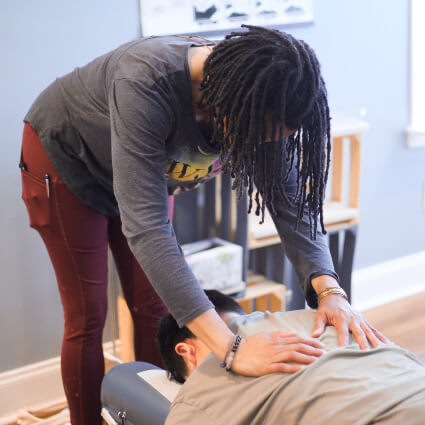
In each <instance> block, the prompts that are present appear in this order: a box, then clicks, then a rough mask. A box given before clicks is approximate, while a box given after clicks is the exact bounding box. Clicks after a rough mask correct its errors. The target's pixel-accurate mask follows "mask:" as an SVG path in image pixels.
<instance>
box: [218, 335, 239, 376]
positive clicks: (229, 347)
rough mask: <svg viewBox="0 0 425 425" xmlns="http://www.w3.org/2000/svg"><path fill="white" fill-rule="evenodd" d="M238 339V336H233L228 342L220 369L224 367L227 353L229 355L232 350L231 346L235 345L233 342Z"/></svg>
mask: <svg viewBox="0 0 425 425" xmlns="http://www.w3.org/2000/svg"><path fill="white" fill-rule="evenodd" d="M237 337H238V335H235V336H234V337H233V338H232V340H231V341H230V344H229V346H228V347H227V350H226V354H225V355H224V358H223V361H222V362H220V367H223V368H224V367H226V360H227V357H228V356H229V353H230V351H231V350H232V348H233V344H234V343H235V341H236V338H237Z"/></svg>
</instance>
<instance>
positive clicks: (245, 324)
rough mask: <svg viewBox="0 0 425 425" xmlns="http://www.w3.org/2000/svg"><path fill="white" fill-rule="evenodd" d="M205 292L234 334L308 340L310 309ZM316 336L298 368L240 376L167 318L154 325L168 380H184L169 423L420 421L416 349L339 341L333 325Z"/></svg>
mask: <svg viewBox="0 0 425 425" xmlns="http://www.w3.org/2000/svg"><path fill="white" fill-rule="evenodd" d="M206 292H207V295H208V296H209V298H210V299H211V301H212V302H213V304H214V305H215V306H216V309H217V312H218V313H219V314H220V315H222V317H223V318H224V320H229V319H230V320H231V321H230V323H229V327H230V328H231V329H232V331H233V332H235V333H236V334H238V335H241V336H242V337H246V336H249V335H254V334H258V333H261V332H276V334H275V335H276V336H275V337H276V338H283V337H284V336H282V335H285V334H286V335H288V336H287V338H292V339H294V338H295V336H294V332H295V333H296V334H297V338H300V339H301V340H303V341H304V343H306V344H310V343H309V341H310V338H309V336H310V335H311V332H312V329H313V326H314V311H312V310H298V311H293V312H286V313H268V312H266V313H260V312H255V313H252V314H249V315H244V312H243V310H242V309H241V308H240V306H239V305H238V304H237V303H236V302H235V301H233V300H232V299H231V298H230V297H227V296H226V295H223V294H220V293H218V292H217V291H206ZM319 341H320V342H319ZM319 341H317V342H316V345H313V344H310V346H311V348H312V350H317V352H315V351H312V355H311V357H312V360H311V361H310V362H309V364H306V365H305V366H304V367H303V368H302V369H300V370H299V371H298V372H296V373H292V374H287V373H273V374H269V375H265V376H261V377H248V376H241V375H238V374H235V373H233V372H231V371H230V372H228V371H226V370H225V369H223V368H221V367H220V361H221V359H217V357H215V356H214V354H210V353H209V350H208V349H207V347H206V346H205V345H203V344H202V343H201V342H200V341H199V340H198V339H197V338H196V337H195V336H194V335H193V334H192V333H191V332H190V331H189V330H187V329H186V328H182V329H179V327H178V326H177V323H176V322H175V321H174V319H173V318H172V317H171V316H167V317H166V318H164V319H163V321H162V322H161V325H160V328H159V331H158V343H159V348H160V352H161V356H162V358H163V363H164V365H165V367H166V368H167V369H168V371H169V373H170V376H171V377H172V379H175V380H177V381H178V382H184V381H185V380H186V382H185V384H184V385H183V386H182V388H181V389H180V391H179V393H178V395H177V397H176V399H175V400H174V402H173V403H172V405H171V409H170V414H169V415H168V418H167V421H166V425H180V424H185V425H195V424H196V425H199V424H202V425H209V424H211V425H213V424H214V425H221V424H223V425H260V424H261V425H275V424H276V425H277V424H283V425H312V424H314V425H320V424H328V425H329V424H330V425H332V424H344V425H363V424H364V425H366V424H382V425H383V424H388V425H396V424H397V425H399V424H403V425H424V424H425V365H423V364H422V363H421V362H420V361H419V360H418V359H417V358H416V356H415V355H414V354H412V353H410V352H409V351H407V350H405V349H403V348H400V347H397V346H395V345H382V346H381V347H378V348H376V349H370V350H366V351H365V350H360V349H359V346H358V345H357V344H350V345H348V346H347V347H339V346H338V340H337V332H336V330H335V328H333V327H328V328H327V329H326V331H325V333H324V334H323V335H322V336H321V337H320V338H319ZM321 344H323V354H322V350H320V349H318V348H317V347H319V346H320V345H321ZM313 352H315V354H313ZM236 356H237V352H236Z"/></svg>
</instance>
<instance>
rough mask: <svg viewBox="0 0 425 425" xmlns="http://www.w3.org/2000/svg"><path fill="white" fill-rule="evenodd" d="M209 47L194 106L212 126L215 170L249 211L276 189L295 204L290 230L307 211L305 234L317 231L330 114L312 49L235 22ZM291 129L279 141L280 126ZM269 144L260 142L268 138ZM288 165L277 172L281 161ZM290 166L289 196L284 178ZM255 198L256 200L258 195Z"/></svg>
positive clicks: (267, 201)
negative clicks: (218, 166) (293, 187)
mask: <svg viewBox="0 0 425 425" xmlns="http://www.w3.org/2000/svg"><path fill="white" fill-rule="evenodd" d="M242 26H243V27H245V28H247V31H244V30H242V31H238V32H232V33H231V34H229V35H227V36H226V38H225V39H224V40H223V41H222V42H220V43H219V44H218V45H217V46H216V47H214V49H213V51H212V53H211V54H210V55H209V56H208V58H207V60H206V62H205V65H204V77H203V81H202V82H201V99H200V101H199V106H200V107H201V108H205V109H207V110H208V112H209V120H210V122H211V123H213V127H214V128H213V136H212V141H211V142H212V143H214V144H218V145H219V146H220V151H221V155H222V157H223V158H224V164H223V171H224V172H225V173H226V172H228V171H229V170H230V172H231V175H232V177H233V178H234V182H233V186H232V188H233V189H236V190H237V192H238V196H239V198H240V196H241V195H242V191H243V188H244V187H247V188H248V198H249V207H248V212H250V211H251V209H252V203H253V192H254V187H255V188H256V189H257V192H256V194H255V202H256V211H255V213H256V214H257V215H260V213H261V223H262V222H263V221H264V212H265V207H266V206H267V207H268V208H269V209H270V211H271V213H272V214H276V211H275V208H274V206H273V200H274V194H275V192H276V190H277V191H278V193H280V194H281V195H282V196H283V198H284V199H285V200H286V201H287V202H288V203H289V204H290V205H296V207H297V220H296V225H295V228H297V225H298V223H299V221H300V220H301V219H302V218H303V216H304V214H305V213H306V214H308V218H309V223H310V236H311V238H313V239H315V238H316V233H317V221H318V219H320V224H321V228H322V231H323V232H324V233H326V231H325V227H324V224H323V201H324V195H325V185H326V181H327V178H328V172H329V163H330V149H331V146H330V140H331V138H330V117H329V107H328V102H327V94H326V87H325V83H324V81H323V79H322V77H321V74H320V65H319V62H318V60H317V58H316V55H315V54H314V52H313V50H312V49H311V48H310V47H309V46H308V45H307V44H306V43H304V42H303V41H301V40H296V39H295V38H294V37H292V36H291V35H289V34H286V33H284V32H280V31H277V30H272V29H267V28H262V27H255V26H251V25H242ZM285 127H286V128H288V129H291V130H292V131H293V133H292V135H291V136H289V137H288V138H286V139H285V137H284V129H285ZM270 130H271V141H270V142H269V140H268V143H265V142H266V138H269V137H270ZM285 161H287V162H289V164H290V167H289V169H288V171H287V172H286V173H285V172H284V162H285ZM294 166H295V168H296V170H297V191H296V194H295V196H292V197H291V198H289V197H288V195H287V194H286V193H285V189H284V183H285V182H286V181H287V179H288V178H289V172H290V171H291V169H292V168H293V167H294ZM260 197H261V199H260Z"/></svg>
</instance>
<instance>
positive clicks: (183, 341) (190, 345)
mask: <svg viewBox="0 0 425 425" xmlns="http://www.w3.org/2000/svg"><path fill="white" fill-rule="evenodd" d="M205 293H206V295H207V296H208V298H209V299H210V301H211V302H212V303H213V305H214V307H215V310H216V311H217V313H218V314H219V315H220V316H221V318H222V319H223V320H224V321H225V322H226V323H227V322H229V321H230V320H231V319H232V318H233V317H235V316H239V315H241V314H245V312H244V310H243V309H242V307H241V306H240V305H239V304H238V303H237V302H236V301H235V300H234V299H233V298H231V297H229V296H227V295H224V294H222V293H221V292H218V291H215V290H206V291H205ZM156 339H157V344H158V348H159V352H160V355H161V358H162V363H163V365H164V368H165V369H166V370H167V371H168V373H169V376H170V377H171V379H173V380H175V381H177V382H179V383H183V382H184V381H185V380H186V378H187V376H188V375H190V373H191V372H192V371H193V370H194V369H195V368H196V367H197V366H198V365H199V364H200V363H201V362H202V361H203V360H204V359H205V358H206V357H207V356H208V354H210V350H209V349H208V347H207V346H206V345H205V344H204V343H203V342H202V341H201V340H200V339H199V338H196V336H195V335H194V334H193V333H192V332H191V331H190V330H189V329H188V328H187V327H186V326H183V327H182V328H180V327H179V326H178V324H177V322H176V321H175V319H174V318H173V316H171V314H169V315H168V316H165V317H164V318H163V319H162V320H161V322H160V324H159V329H158V333H157V336H156Z"/></svg>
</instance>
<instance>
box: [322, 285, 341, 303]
mask: <svg viewBox="0 0 425 425" xmlns="http://www.w3.org/2000/svg"><path fill="white" fill-rule="evenodd" d="M331 295H333V296H335V295H336V296H339V297H343V298H345V300H346V301H348V297H347V294H346V292H345V291H344V290H343V289H342V288H340V287H331V288H327V289H324V290H323V291H321V292H319V294H318V295H317V303H318V305H320V302H321V301H322V300H323V298H326V297H328V296H331Z"/></svg>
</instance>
